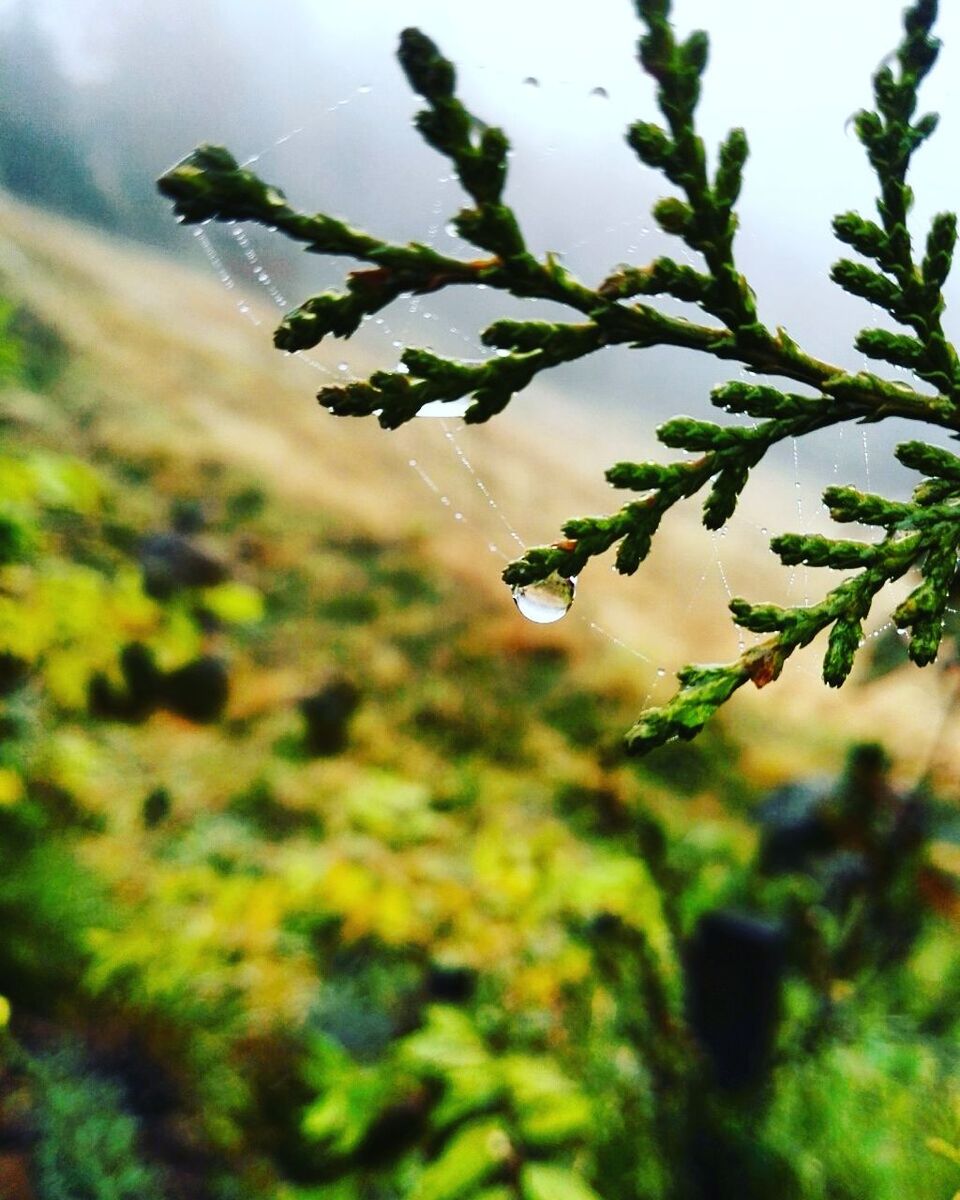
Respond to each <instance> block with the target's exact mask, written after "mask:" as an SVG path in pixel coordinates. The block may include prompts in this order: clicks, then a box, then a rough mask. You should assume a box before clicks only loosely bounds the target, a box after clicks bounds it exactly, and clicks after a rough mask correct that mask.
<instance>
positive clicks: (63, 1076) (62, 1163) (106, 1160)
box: [30, 1050, 163, 1200]
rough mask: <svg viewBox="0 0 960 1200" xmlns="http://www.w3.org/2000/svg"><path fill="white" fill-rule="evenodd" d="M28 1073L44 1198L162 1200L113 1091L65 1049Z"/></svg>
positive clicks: (153, 1172)
mask: <svg viewBox="0 0 960 1200" xmlns="http://www.w3.org/2000/svg"><path fill="white" fill-rule="evenodd" d="M30 1074H31V1076H32V1078H33V1081H34V1084H35V1087H36V1092H37V1132H38V1136H39V1140H38V1144H37V1150H36V1159H35V1161H36V1172H37V1184H38V1187H39V1189H40V1195H42V1196H43V1197H44V1200H161V1198H162V1196H163V1189H162V1187H161V1182H160V1177H159V1175H158V1173H157V1171H156V1170H155V1169H154V1168H153V1167H151V1166H148V1165H147V1164H146V1163H145V1162H144V1161H143V1160H142V1158H141V1156H140V1154H139V1152H138V1148H137V1133H138V1130H137V1123H136V1121H135V1120H134V1118H133V1117H131V1116H130V1115H129V1114H128V1113H127V1112H125V1111H124V1109H123V1105H122V1102H121V1096H120V1094H119V1092H118V1090H117V1088H116V1087H114V1086H113V1085H112V1084H110V1083H109V1082H108V1081H107V1080H105V1079H98V1078H97V1077H96V1076H94V1075H91V1074H89V1073H87V1072H85V1071H84V1069H83V1066H82V1064H81V1062H80V1060H79V1059H78V1057H77V1055H76V1054H74V1053H71V1052H70V1051H68V1050H61V1051H60V1052H59V1053H57V1054H52V1055H48V1056H46V1057H44V1058H40V1059H36V1060H33V1061H32V1062H31V1063H30Z"/></svg>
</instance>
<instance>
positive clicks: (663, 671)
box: [657, 667, 667, 679]
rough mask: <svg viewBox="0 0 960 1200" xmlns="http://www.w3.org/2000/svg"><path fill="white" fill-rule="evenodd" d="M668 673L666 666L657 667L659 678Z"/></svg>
mask: <svg viewBox="0 0 960 1200" xmlns="http://www.w3.org/2000/svg"><path fill="white" fill-rule="evenodd" d="M666 673H667V668H666V667H657V678H658V679H662V678H663V677H664V675H666Z"/></svg>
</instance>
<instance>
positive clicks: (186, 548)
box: [140, 533, 229, 599]
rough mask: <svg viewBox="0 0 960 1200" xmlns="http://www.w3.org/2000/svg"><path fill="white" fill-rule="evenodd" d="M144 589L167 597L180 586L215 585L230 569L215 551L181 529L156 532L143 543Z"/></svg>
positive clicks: (141, 548)
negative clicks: (186, 535) (209, 549)
mask: <svg viewBox="0 0 960 1200" xmlns="http://www.w3.org/2000/svg"><path fill="white" fill-rule="evenodd" d="M140 565H141V566H142V568H143V586H144V589H145V590H146V591H147V592H148V593H149V594H150V595H151V596H153V597H155V598H156V599H165V598H166V597H168V596H171V595H172V594H173V593H174V592H176V591H177V590H178V589H179V588H185V587H213V586H214V585H215V584H218V583H223V581H224V580H225V579H226V578H227V576H228V574H229V572H228V570H227V567H226V565H225V564H224V563H223V562H222V561H221V560H220V559H219V558H217V557H216V556H215V555H213V554H211V553H210V552H209V551H207V550H203V549H202V548H201V547H199V546H197V545H195V544H194V543H193V542H191V541H190V539H189V538H187V537H184V536H183V534H180V533H152V534H150V536H149V537H146V538H144V540H143V542H142V543H141V546H140Z"/></svg>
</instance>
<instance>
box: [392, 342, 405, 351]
mask: <svg viewBox="0 0 960 1200" xmlns="http://www.w3.org/2000/svg"><path fill="white" fill-rule="evenodd" d="M390 344H391V345H392V346H393V348H394V349H395V350H399V349H400V347H401V346H402V345H403V342H391V343H390Z"/></svg>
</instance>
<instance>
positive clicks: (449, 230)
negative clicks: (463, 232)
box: [443, 221, 460, 237]
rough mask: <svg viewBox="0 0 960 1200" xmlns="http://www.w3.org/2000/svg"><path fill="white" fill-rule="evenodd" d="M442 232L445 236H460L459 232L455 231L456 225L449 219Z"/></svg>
mask: <svg viewBox="0 0 960 1200" xmlns="http://www.w3.org/2000/svg"><path fill="white" fill-rule="evenodd" d="M443 232H444V233H445V234H446V235H447V237H459V236H460V234H459V233H457V227H456V225H454V223H453V222H452V221H450V222H449V223H448V224H447V225H444V227H443Z"/></svg>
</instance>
